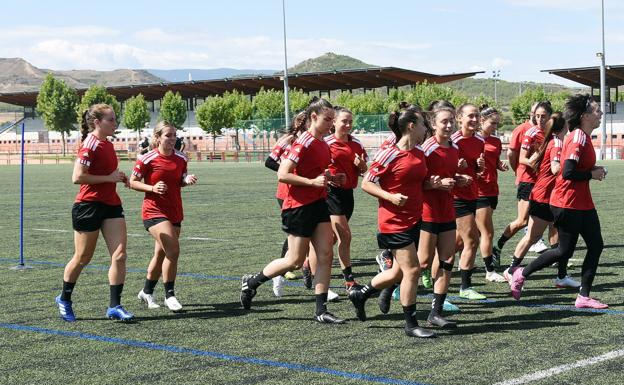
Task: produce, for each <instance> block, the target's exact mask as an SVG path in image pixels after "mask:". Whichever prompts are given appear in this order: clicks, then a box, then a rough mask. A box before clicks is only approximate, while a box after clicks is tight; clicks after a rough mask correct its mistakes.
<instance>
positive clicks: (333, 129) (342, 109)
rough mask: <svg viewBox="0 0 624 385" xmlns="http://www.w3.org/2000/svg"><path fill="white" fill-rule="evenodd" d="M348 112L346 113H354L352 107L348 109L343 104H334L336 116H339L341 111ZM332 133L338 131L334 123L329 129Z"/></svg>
mask: <svg viewBox="0 0 624 385" xmlns="http://www.w3.org/2000/svg"><path fill="white" fill-rule="evenodd" d="M342 112H344V113H346V114H351V115H353V112H351V110H350V109H348V108H347V107H343V106H334V113H335V114H336V115H335V116H338V115H339V114H340V113H342ZM329 132H330V133H332V134H333V133H335V132H336V127H335V126H334V125H332V127H331V128H330V129H329Z"/></svg>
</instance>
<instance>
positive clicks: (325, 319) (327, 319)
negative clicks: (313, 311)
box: [314, 311, 345, 324]
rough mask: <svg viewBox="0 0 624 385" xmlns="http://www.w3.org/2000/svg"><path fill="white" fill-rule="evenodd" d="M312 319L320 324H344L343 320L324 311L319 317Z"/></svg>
mask: <svg viewBox="0 0 624 385" xmlns="http://www.w3.org/2000/svg"><path fill="white" fill-rule="evenodd" d="M314 319H315V320H316V322H319V323H322V324H343V323H345V320H343V319H341V318H338V317H336V316H335V315H333V314H332V313H330V312H328V311H326V312H325V313H323V314H321V315H317V316H314Z"/></svg>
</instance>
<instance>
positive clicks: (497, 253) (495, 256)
mask: <svg viewBox="0 0 624 385" xmlns="http://www.w3.org/2000/svg"><path fill="white" fill-rule="evenodd" d="M500 265H501V249H499V248H498V246H496V245H494V247H492V266H494V267H500Z"/></svg>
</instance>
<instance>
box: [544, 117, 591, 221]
mask: <svg viewBox="0 0 624 385" xmlns="http://www.w3.org/2000/svg"><path fill="white" fill-rule="evenodd" d="M567 159H572V160H575V161H577V165H576V169H577V170H578V171H585V172H589V171H591V169H592V168H593V167H594V166H595V165H596V151H595V150H594V145H593V144H592V141H591V138H589V137H588V136H587V134H586V133H585V132H583V131H582V130H581V129H580V128H577V129H576V130H574V131H572V132H571V133H570V134H569V135H568V136H566V138H565V140H564V141H563V150H562V151H561V162H562V163H565V161H566V160H567ZM550 204H551V206H556V207H561V208H564V209H575V210H591V209H593V208H594V201H593V200H592V196H591V191H590V190H589V181H588V180H568V179H563V176H562V175H561V173H560V174H559V175H558V176H557V180H556V181H555V188H554V189H553V191H552V193H551V194H550Z"/></svg>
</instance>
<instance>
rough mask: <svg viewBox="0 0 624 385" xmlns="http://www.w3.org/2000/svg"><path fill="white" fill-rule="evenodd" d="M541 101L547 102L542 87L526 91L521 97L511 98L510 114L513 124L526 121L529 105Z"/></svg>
mask: <svg viewBox="0 0 624 385" xmlns="http://www.w3.org/2000/svg"><path fill="white" fill-rule="evenodd" d="M541 100H548V94H546V91H544V88H542V87H538V88H532V89H528V90H526V91H525V92H523V93H522V95H519V96H516V97H515V98H513V99H512V100H511V114H512V116H513V121H514V124H520V123H522V122H524V121H525V120H527V119H528V118H529V112H530V111H531V105H533V103H535V102H539V101H541Z"/></svg>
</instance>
